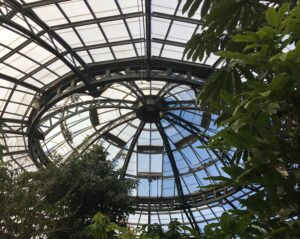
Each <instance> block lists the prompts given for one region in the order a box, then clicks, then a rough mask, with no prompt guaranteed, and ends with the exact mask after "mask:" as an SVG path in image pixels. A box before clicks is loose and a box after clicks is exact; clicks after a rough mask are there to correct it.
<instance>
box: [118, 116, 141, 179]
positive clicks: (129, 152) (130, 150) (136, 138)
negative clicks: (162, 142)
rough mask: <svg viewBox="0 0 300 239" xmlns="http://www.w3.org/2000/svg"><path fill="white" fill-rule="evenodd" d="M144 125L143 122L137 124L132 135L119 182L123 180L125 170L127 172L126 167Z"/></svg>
mask: <svg viewBox="0 0 300 239" xmlns="http://www.w3.org/2000/svg"><path fill="white" fill-rule="evenodd" d="M145 124H146V123H145V122H144V121H141V123H140V124H139V127H138V128H137V130H136V132H135V134H134V137H133V139H132V141H131V144H130V146H129V149H128V151H127V154H126V158H125V161H124V164H123V167H122V170H121V174H120V179H121V180H122V179H124V178H125V175H126V170H127V167H128V164H129V161H130V158H131V155H132V153H133V150H134V147H135V145H136V144H137V141H138V139H139V137H140V134H141V133H142V131H143V128H144V126H145Z"/></svg>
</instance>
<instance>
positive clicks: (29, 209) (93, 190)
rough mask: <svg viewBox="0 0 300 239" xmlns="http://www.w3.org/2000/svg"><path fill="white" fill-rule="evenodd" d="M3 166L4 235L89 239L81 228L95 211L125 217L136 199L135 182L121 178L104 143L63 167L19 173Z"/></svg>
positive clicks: (115, 217) (49, 166)
mask: <svg viewBox="0 0 300 239" xmlns="http://www.w3.org/2000/svg"><path fill="white" fill-rule="evenodd" d="M1 169H2V168H1ZM3 170H4V172H5V173H2V171H3ZM3 170H2V171H1V184H0V187H1V188H0V189H1V192H0V195H3V194H4V195H5V197H6V198H5V199H3V201H6V202H8V204H5V205H4V207H1V214H0V215H1V220H0V222H1V228H2V229H3V228H4V229H3V230H1V231H6V232H7V233H6V234H7V235H3V236H2V237H1V238H20V237H21V238H31V237H32V236H41V235H46V236H47V238H55V239H59V238H64V239H67V238H88V237H87V236H86V235H84V233H83V232H82V231H83V229H84V228H85V227H86V225H88V224H89V221H90V220H91V218H92V217H93V215H94V214H95V213H96V212H98V211H101V212H103V213H105V214H107V215H109V217H110V218H111V220H113V221H122V220H123V219H124V217H125V216H126V215H127V214H128V213H129V212H132V205H133V204H134V203H135V202H134V201H133V199H132V197H130V192H131V190H132V188H133V187H135V186H136V181H134V180H131V179H125V180H122V181H121V180H119V175H120V172H119V171H116V170H115V163H114V162H111V161H109V160H106V153H104V152H103V149H102V147H101V146H94V147H93V148H90V149H88V150H87V151H86V152H85V153H84V154H82V155H78V154H77V155H73V156H72V157H70V158H69V159H67V160H66V161H65V162H64V163H63V164H61V165H59V167H57V166H56V165H54V164H50V165H48V167H47V168H41V169H39V170H38V171H37V172H27V173H22V174H21V175H15V176H10V175H9V174H8V173H7V171H5V168H3ZM4 186H5V188H8V189H9V190H8V189H7V190H5V188H4V189H3V190H2V187H4ZM1 200H2V198H1ZM2 205H3V204H2Z"/></svg>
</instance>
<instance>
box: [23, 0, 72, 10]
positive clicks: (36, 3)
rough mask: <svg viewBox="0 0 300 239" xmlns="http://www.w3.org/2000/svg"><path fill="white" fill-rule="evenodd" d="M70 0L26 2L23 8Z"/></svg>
mask: <svg viewBox="0 0 300 239" xmlns="http://www.w3.org/2000/svg"><path fill="white" fill-rule="evenodd" d="M68 1H70V0H40V1H37V2H32V3H26V4H24V5H23V6H22V8H23V9H28V8H36V7H43V6H47V5H51V4H54V3H62V2H68Z"/></svg>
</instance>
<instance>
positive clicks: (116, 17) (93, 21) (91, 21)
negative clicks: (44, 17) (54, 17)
mask: <svg viewBox="0 0 300 239" xmlns="http://www.w3.org/2000/svg"><path fill="white" fill-rule="evenodd" d="M143 15H144V13H143V12H134V13H127V14H121V15H114V16H109V17H102V18H96V19H89V20H83V21H79V22H71V23H66V24H61V25H56V26H52V27H50V30H52V31H57V30H62V29H66V28H72V27H80V26H85V25H90V24H96V23H104V22H112V21H118V20H125V19H130V18H135V17H141V16H143Z"/></svg>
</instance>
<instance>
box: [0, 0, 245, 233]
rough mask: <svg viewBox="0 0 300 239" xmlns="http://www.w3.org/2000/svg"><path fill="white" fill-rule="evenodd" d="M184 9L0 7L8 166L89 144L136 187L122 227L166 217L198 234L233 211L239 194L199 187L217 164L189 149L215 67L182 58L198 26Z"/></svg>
mask: <svg viewBox="0 0 300 239" xmlns="http://www.w3.org/2000/svg"><path fill="white" fill-rule="evenodd" d="M183 2H184V1H180V0H179V1H178V0H169V1H163V0H152V1H150V0H144V1H141V0H109V1H107V0H71V1H70V0H68V1H66V0H59V1H58V0H43V1H36V0H24V1H23V0H10V1H8V0H7V1H5V0H4V1H3V0H2V1H0V113H1V117H0V121H1V125H2V137H1V144H2V145H3V146H4V151H3V155H4V160H5V161H6V162H9V164H10V166H11V168H12V169H16V170H35V169H36V167H40V166H42V165H45V164H47V161H49V160H62V161H63V160H65V159H66V158H67V157H68V155H70V154H71V153H73V152H76V151H77V152H81V151H82V150H84V149H85V147H86V145H88V146H89V145H92V144H96V143H98V144H102V145H103V146H104V148H105V149H106V150H107V152H109V157H110V159H113V160H117V161H118V166H119V167H120V168H121V169H122V176H121V177H132V178H138V179H139V180H140V184H139V186H138V188H137V190H136V191H135V192H134V196H136V197H137V198H138V204H137V206H136V211H137V212H136V214H134V215H130V216H129V218H128V223H129V224H131V225H139V224H144V223H148V222H150V223H160V224H162V225H166V224H167V223H168V222H169V221H170V219H171V218H177V219H178V220H180V221H181V222H183V223H185V224H191V225H192V226H193V227H195V228H196V229H199V228H200V229H201V228H203V226H204V225H205V224H207V223H211V222H213V221H216V220H218V217H219V216H220V215H221V213H222V212H223V211H224V210H228V209H230V208H235V207H238V206H239V205H238V202H237V199H238V198H242V197H245V196H247V195H248V193H250V190H247V189H243V190H241V191H238V192H235V191H233V189H231V188H216V189H215V190H206V189H204V188H202V187H203V186H205V185H207V184H208V183H209V181H207V180H204V178H206V177H208V176H216V175H222V174H223V172H222V169H221V167H222V166H223V165H224V164H226V157H228V155H226V154H224V153H220V152H215V151H211V150H207V149H203V148H199V147H198V146H202V145H205V142H206V141H207V137H209V135H212V134H213V133H214V132H215V130H216V128H215V126H214V120H215V116H214V115H211V114H209V113H208V112H206V111H205V110H204V109H200V108H199V107H198V106H197V104H196V92H197V89H198V88H199V87H201V86H202V84H203V82H204V80H205V78H206V77H207V76H208V74H209V73H210V72H211V71H213V69H214V68H216V67H218V65H219V64H220V60H219V59H218V58H217V57H215V56H213V55H211V56H210V57H206V58H205V59H204V60H203V61H202V62H196V63H192V62H189V61H187V59H186V58H185V57H184V56H183V51H184V46H185V43H186V42H187V41H188V40H189V39H190V37H191V36H192V35H193V34H195V33H197V32H201V30H202V27H201V23H202V22H201V17H200V15H197V14H196V15H195V16H194V17H193V18H187V16H186V15H184V14H182V11H181V9H182V5H183ZM87 137H88V138H87ZM83 142H85V144H84V143H83Z"/></svg>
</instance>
